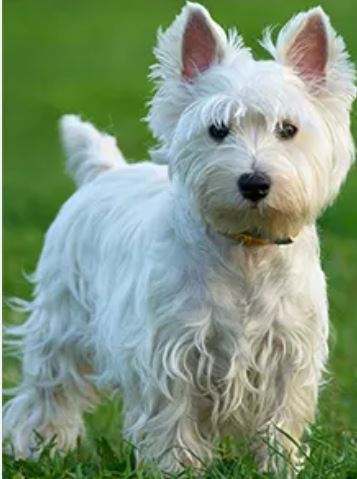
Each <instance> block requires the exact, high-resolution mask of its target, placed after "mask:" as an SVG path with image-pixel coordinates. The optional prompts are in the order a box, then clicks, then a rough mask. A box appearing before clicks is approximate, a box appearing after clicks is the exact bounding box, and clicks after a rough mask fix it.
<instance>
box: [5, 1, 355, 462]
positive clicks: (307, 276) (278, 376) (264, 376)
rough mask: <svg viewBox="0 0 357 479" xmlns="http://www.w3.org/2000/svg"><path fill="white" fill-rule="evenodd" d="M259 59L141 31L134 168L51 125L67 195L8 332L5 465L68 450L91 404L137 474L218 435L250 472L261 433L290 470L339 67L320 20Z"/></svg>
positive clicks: (290, 33) (71, 128) (307, 402)
mask: <svg viewBox="0 0 357 479" xmlns="http://www.w3.org/2000/svg"><path fill="white" fill-rule="evenodd" d="M262 45H263V47H264V48H265V49H266V50H267V51H268V52H269V53H270V55H271V59H270V60H263V61H262V60H260V61H257V60H255V59H254V58H253V56H252V54H251V52H250V50H249V49H248V48H246V47H245V46H244V45H243V41H242V39H241V38H240V36H238V34H237V33H236V31H235V30H232V31H230V32H229V34H228V36H226V34H225V33H224V31H223V30H222V28H221V27H220V26H219V25H218V24H217V23H215V22H214V21H213V20H212V18H211V17H210V15H209V13H208V12H207V10H206V9H205V8H204V7H202V6H201V5H199V4H196V3H188V4H187V5H186V6H185V7H184V8H183V10H182V12H181V14H180V15H179V16H178V17H177V18H176V20H175V21H174V22H173V24H172V25H171V26H170V27H169V28H168V30H166V31H165V32H162V31H160V32H159V34H158V46H157V47H156V49H155V54H156V58H157V64H156V65H154V67H153V69H152V73H151V78H152V79H154V81H155V82H156V85H157V91H156V93H155V95H154V98H153V100H152V102H151V105H150V111H149V114H148V122H149V125H150V128H151V130H152V132H153V134H154V136H155V137H156V139H157V140H158V147H157V148H156V149H154V150H153V151H152V152H151V157H152V162H147V163H141V164H133V165H129V164H127V163H126V161H125V159H124V157H123V155H122V154H121V153H120V151H119V150H118V149H117V146H116V142H115V140H114V139H113V138H112V137H110V136H108V135H105V134H103V133H99V132H98V131H97V130H96V129H95V128H94V127H93V126H92V125H90V124H89V123H85V122H82V121H81V120H80V118H79V117H77V116H73V115H69V116H65V117H63V118H62V120H61V129H62V138H63V142H64V146H65V150H66V153H67V156H68V163H67V166H68V171H69V172H70V173H71V175H72V176H73V178H74V179H75V181H76V183H77V185H78V191H77V192H76V193H75V194H74V195H73V196H72V197H71V198H70V199H69V200H68V201H67V202H66V203H65V204H64V205H63V207H62V208H61V210H60V212H59V214H58V216H57V218H56V219H55V221H54V223H53V224H52V226H51V227H50V229H49V231H48V233H47V235H46V239H45V244H44V248H43V251H42V254H41V257H40V260H39V263H38V267H37V269H36V272H35V273H34V275H33V278H32V279H33V282H34V283H35V285H36V286H35V292H34V299H33V301H31V302H29V303H26V302H18V303H17V304H18V306H19V307H20V308H22V309H23V310H25V311H28V312H29V313H30V315H29V318H28V320H27V322H26V323H25V324H23V325H22V326H19V327H16V328H13V329H12V330H10V333H11V334H12V335H13V341H14V342H15V343H17V344H18V345H19V346H20V349H21V352H22V355H23V381H22V383H21V385H20V386H18V388H17V389H16V394H15V396H14V397H13V398H12V399H11V401H10V402H8V403H7V405H6V408H5V419H4V427H5V436H6V437H8V438H9V439H10V440H11V441H12V443H13V446H14V449H15V451H16V453H17V454H18V455H20V456H24V457H26V456H28V455H30V454H32V453H33V451H34V448H35V445H36V433H34V431H37V432H38V433H40V434H41V435H42V436H44V437H45V438H50V437H52V436H53V435H55V437H56V447H57V448H58V449H61V450H66V449H69V448H73V447H75V446H76V442H77V438H78V437H79V436H80V435H81V434H83V432H84V424H83V419H82V414H83V411H84V410H87V409H88V408H90V407H91V406H92V405H93V404H94V403H95V401H96V390H97V389H100V388H102V387H104V388H108V387H109V388H113V389H116V390H118V391H119V392H120V394H121V396H122V397H123V400H124V417H125V424H124V426H125V434H126V437H127V438H128V439H129V440H130V441H131V442H132V443H133V444H134V445H135V446H136V449H137V451H138V458H139V461H144V462H146V463H151V464H153V463H156V464H158V465H159V467H160V468H161V469H162V470H165V471H177V470H180V468H182V466H183V465H191V466H194V467H195V466H199V465H200V464H201V462H202V461H206V460H208V459H209V458H211V457H212V454H213V452H212V449H213V444H215V442H216V440H217V439H219V438H221V437H223V436H225V435H232V436H233V437H235V438H245V439H246V440H247V441H248V442H249V444H250V445H251V448H252V451H253V453H254V455H255V457H256V461H257V464H258V467H259V468H260V469H262V470H264V469H267V468H269V467H270V465H269V464H270V461H269V457H270V455H269V445H268V444H267V441H266V440H265V439H263V436H264V435H265V434H268V438H269V441H270V440H274V441H276V442H277V443H279V444H280V446H281V447H282V448H284V450H285V453H286V456H287V457H288V458H289V459H290V461H291V463H292V464H297V463H298V462H299V461H300V454H299V449H300V448H299V446H298V445H299V442H300V441H301V438H302V436H303V433H304V431H305V430H306V429H307V428H308V426H309V425H310V424H311V423H312V422H313V421H314V416H315V411H316V403H317V398H318V390H319V385H320V384H321V381H322V374H323V371H324V368H325V365H326V359H327V354H328V312H327V298H326V284H325V278H324V274H323V272H322V270H321V266H320V259H319V241H318V237H317V233H316V226H315V221H316V219H317V217H318V216H319V215H320V214H321V212H322V211H323V210H324V209H325V208H326V206H328V205H329V204H330V203H331V202H332V201H333V199H334V198H335V197H336V195H337V193H338V191H339V189H340V186H341V183H342V182H343V181H344V179H345V178H346V175H347V172H348V170H349V168H350V166H351V164H352V162H353V159H354V145H353V140H352V137H351V133H350V111H351V105H352V102H353V100H354V98H355V94H356V89H355V85H354V81H355V70H354V68H353V66H352V64H351V63H350V61H349V57H348V54H347V52H346V50H345V45H344V42H343V40H342V39H341V37H339V36H337V35H336V33H335V31H334V30H333V29H332V27H331V25H330V21H329V19H328V17H327V16H326V14H325V13H324V12H323V10H322V9H321V8H320V7H317V8H313V9H312V10H309V11H308V12H307V13H300V14H299V15H297V16H295V17H293V18H292V19H291V20H290V21H289V22H288V23H287V25H286V26H285V27H284V28H283V29H282V30H281V32H280V33H279V35H278V38H277V42H276V44H275V45H274V44H273V41H272V40H271V36H270V34H269V32H268V33H266V34H265V36H264V39H263V41H262ZM264 437H267V436H264Z"/></svg>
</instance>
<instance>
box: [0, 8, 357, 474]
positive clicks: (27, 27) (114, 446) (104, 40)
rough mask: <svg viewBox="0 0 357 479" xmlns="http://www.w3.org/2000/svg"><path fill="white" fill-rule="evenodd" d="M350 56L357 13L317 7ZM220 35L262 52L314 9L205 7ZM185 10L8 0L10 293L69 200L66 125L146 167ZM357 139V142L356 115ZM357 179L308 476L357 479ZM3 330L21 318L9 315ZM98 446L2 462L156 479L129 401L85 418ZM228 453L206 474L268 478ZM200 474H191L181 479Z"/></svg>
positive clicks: (325, 228) (332, 216) (343, 234)
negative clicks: (160, 30)
mask: <svg viewBox="0 0 357 479" xmlns="http://www.w3.org/2000/svg"><path fill="white" fill-rule="evenodd" d="M320 3H321V4H322V6H324V7H325V8H326V10H327V12H328V13H329V14H330V16H331V18H332V22H333V25H334V26H335V28H336V29H337V31H338V32H340V33H341V34H342V35H343V36H344V38H345V40H346V43H347V45H348V49H349V51H350V53H351V55H352V57H353V58H354V59H357V35H356V21H357V3H356V2H353V1H352V0H339V1H334V2H332V1H331V0H321V1H320ZM205 5H206V6H207V7H208V8H209V9H210V10H211V12H212V14H213V16H214V17H215V18H216V19H217V20H218V21H219V22H220V23H221V24H222V25H224V26H227V27H228V26H231V25H232V24H235V25H237V26H238V27H239V30H240V32H241V33H242V34H243V36H244V38H245V41H246V43H247V44H249V45H250V46H251V47H252V48H253V50H254V51H255V52H256V53H257V54H260V55H262V54H263V52H262V51H261V48H260V47H259V45H258V43H257V38H259V37H260V34H261V31H262V29H263V27H265V26H266V25H270V24H277V25H282V24H283V23H284V22H285V21H286V20H287V19H288V18H290V16H291V15H292V14H293V13H295V12H297V11H299V10H302V9H305V8H308V7H311V6H313V5H314V3H312V2H311V1H306V0H299V1H298V0H290V1H289V2H287V1H285V2H284V1H283V0H273V1H272V2H269V8H268V2H267V1H266V0H252V1H250V2H245V1H243V0H241V1H238V0H237V2H233V1H231V0H222V1H221V2H217V1H213V0H206V1H205ZM181 6H182V2H181V1H178V0H155V1H153V2H149V1H145V0H130V1H129V0H103V1H101V2H99V1H94V0H76V1H73V0H72V1H71V0H56V1H50V0H4V10H5V25H4V55H5V56H4V94H5V95H4V124H5V128H4V136H3V138H4V176H5V184H4V207H5V208H4V295H5V296H21V297H29V295H30V289H29V286H28V285H27V284H26V281H25V280H24V278H23V271H26V272H30V271H31V270H33V269H34V267H35V264H36V260H37V257H38V254H39V252H40V249H41V245H42V240H43V235H44V233H45V231H46V229H47V228H48V226H49V224H50V222H51V221H52V219H53V217H54V216H55V214H56V212H57V210H58V208H59V207H60V205H61V203H62V202H63V201H64V200H65V199H66V198H67V197H68V196H69V195H70V194H71V192H72V191H73V185H72V183H71V181H70V180H69V179H68V178H67V177H66V176H65V174H64V173H63V157H62V153H61V150H60V146H59V141H58V134H57V122H58V118H59V117H60V115H61V114H63V113H67V112H76V113H81V114H83V116H85V117H86V118H88V119H90V120H93V121H94V122H95V123H96V124H97V125H98V126H100V127H102V128H104V129H106V130H107V131H109V132H111V133H113V134H115V135H116V136H117V137H118V138H119V143H120V146H121V148H122V150H123V152H124V153H125V155H126V156H127V157H129V158H135V159H136V160H144V159H145V158H146V152H147V149H148V147H149V146H150V145H152V144H153V140H152V138H151V136H150V133H149V132H148V130H147V128H146V125H145V124H144V123H143V122H141V121H140V119H141V118H142V117H143V116H144V115H145V111H146V110H145V102H146V101H147V100H148V99H149V98H150V96H151V89H152V86H151V85H150V84H149V82H148V81H147V79H146V75H147V72H148V66H149V64H150V63H152V61H153V57H152V53H151V50H152V46H153V45H154V42H155V35H156V30H157V27H158V26H159V25H163V26H167V25H168V24H169V23H170V22H171V21H172V19H173V17H174V16H175V14H176V13H177V12H178V11H179V10H180V8H181ZM354 131H355V133H356V135H355V136H356V137H357V110H356V121H354ZM356 195H357V171H356V169H354V170H353V171H352V172H351V174H350V176H349V179H348V181H347V183H346V185H345V186H344V188H343V191H342V193H341V195H340V197H339V199H338V201H337V202H336V204H335V205H334V206H333V207H332V208H331V209H330V210H329V211H328V212H327V213H326V214H325V215H324V217H323V219H322V220H321V221H320V233H321V239H322V256H323V264H324V269H325V271H326V273H327V278H328V284H329V296H330V311H331V322H332V325H333V330H334V334H333V338H332V340H331V359H330V376H329V382H328V384H327V385H326V387H325V389H324V391H323V393H322V396H321V402H320V413H319V418H318V422H317V425H316V427H315V428H314V431H313V435H312V438H311V439H310V441H311V447H312V455H311V459H310V460H309V461H308V463H307V467H306V469H305V471H304V472H303V473H302V474H301V475H300V476H299V477H302V478H321V479H326V478H331V479H335V478H337V479H339V478H341V479H342V478H344V479H353V478H357V433H356V431H357V347H356V338H357V214H356V204H355V201H356ZM4 317H5V321H7V322H11V321H19V320H20V318H19V317H16V315H15V314H14V313H11V312H9V311H8V310H7V309H5V310H4ZM4 378H5V383H6V385H13V384H14V383H16V382H17V381H18V380H19V370H18V365H17V364H16V363H15V362H14V361H13V360H11V359H8V358H6V357H5V361H4ZM88 433H89V434H88V436H89V438H88V442H87V443H85V444H83V445H82V446H81V447H80V449H79V450H78V451H76V452H74V453H72V454H69V455H68V456H66V457H65V458H63V457H58V456H55V457H50V455H49V452H48V451H45V452H44V454H43V457H42V458H41V460H40V461H39V462H38V463H35V462H31V461H27V462H22V461H14V460H13V459H11V457H9V456H6V457H5V472H4V477H6V478H14V479H15V478H17V479H20V478H77V479H80V478H86V479H87V478H114V477H115V478H119V477H120V478H128V477H159V476H158V475H155V474H154V473H148V472H145V471H140V470H138V471H134V469H133V452H132V450H131V448H130V446H129V445H128V444H126V443H125V442H124V441H123V440H122V438H121V436H120V402H119V401H118V400H116V401H111V400H109V399H105V400H104V401H103V404H102V405H101V406H100V407H99V408H98V410H97V411H96V412H95V414H94V415H92V416H91V417H89V418H88ZM234 451H235V445H232V444H229V443H227V444H223V445H222V460H221V461H220V462H216V463H215V464H213V465H207V470H206V473H205V477H207V478H234V477H236V478H238V477H239V478H252V477H262V476H260V475H259V474H258V473H255V472H254V468H253V466H252V464H251V459H250V458H249V456H247V455H246V454H245V453H243V454H242V456H243V458H242V460H240V461H238V460H237V459H236V454H235V453H234ZM183 477H191V476H190V472H189V471H187V473H185V476H183Z"/></svg>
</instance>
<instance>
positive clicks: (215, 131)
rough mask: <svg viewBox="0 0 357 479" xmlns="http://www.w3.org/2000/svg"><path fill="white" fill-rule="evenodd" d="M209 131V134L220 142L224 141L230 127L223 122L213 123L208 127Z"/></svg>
mask: <svg viewBox="0 0 357 479" xmlns="http://www.w3.org/2000/svg"><path fill="white" fill-rule="evenodd" d="M208 133H209V136H210V137H211V138H213V139H214V141H217V142H220V141H223V140H224V139H225V137H226V136H227V135H228V133H229V128H228V126H226V125H224V124H223V123H221V124H220V125H211V126H210V127H209V128H208Z"/></svg>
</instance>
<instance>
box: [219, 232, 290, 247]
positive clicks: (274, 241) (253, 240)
mask: <svg viewBox="0 0 357 479" xmlns="http://www.w3.org/2000/svg"><path fill="white" fill-rule="evenodd" d="M220 234H222V235H223V236H226V237H227V238H229V239H232V240H234V241H236V242H238V243H241V244H242V245H244V246H271V245H278V246H282V245H289V244H292V243H293V242H294V238H293V237H291V236H287V237H284V238H269V237H265V236H262V235H261V234H260V233H258V232H250V231H249V232H248V231H245V232H243V233H229V232H225V233H220Z"/></svg>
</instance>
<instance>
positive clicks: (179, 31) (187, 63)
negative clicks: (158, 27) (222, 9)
mask: <svg viewBox="0 0 357 479" xmlns="http://www.w3.org/2000/svg"><path fill="white" fill-rule="evenodd" d="M226 45H227V38H226V35H225V33H224V31H223V30H222V28H221V27H220V26H219V25H218V24H217V23H216V22H214V21H213V20H212V18H211V16H210V14H209V13H208V11H207V10H206V9H205V8H204V7H203V6H202V5H200V4H198V3H191V2H188V3H187V4H186V5H185V7H184V8H183V9H182V11H181V13H180V14H179V15H178V16H177V17H176V19H175V21H174V22H173V23H172V25H171V26H170V27H169V28H168V29H167V30H166V31H165V32H162V31H159V34H158V44H157V47H156V49H155V55H156V57H157V59H158V61H159V63H158V64H157V65H156V66H155V67H154V70H153V74H152V76H153V77H154V78H160V79H161V80H164V79H176V80H180V79H181V80H184V81H192V80H194V78H195V77H196V76H197V75H198V74H199V73H201V72H203V71H205V70H207V69H208V68H209V67H210V66H211V65H214V64H216V63H218V62H219V61H220V60H222V59H223V56H224V51H225V48H226Z"/></svg>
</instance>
